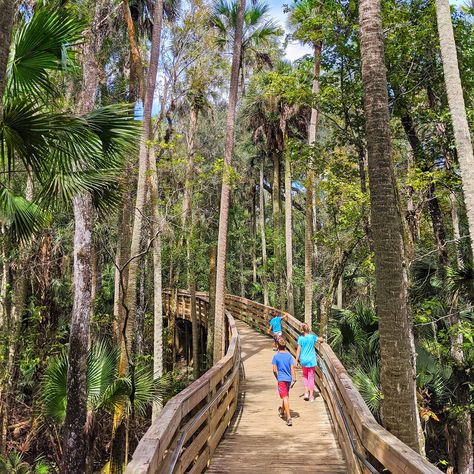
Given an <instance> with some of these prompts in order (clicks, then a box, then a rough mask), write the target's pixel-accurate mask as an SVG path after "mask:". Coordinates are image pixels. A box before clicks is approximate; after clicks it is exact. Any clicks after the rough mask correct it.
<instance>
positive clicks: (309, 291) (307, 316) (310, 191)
mask: <svg viewBox="0 0 474 474" xmlns="http://www.w3.org/2000/svg"><path fill="white" fill-rule="evenodd" d="M320 70H321V43H320V42H318V43H315V45H314V66H313V85H312V93H313V95H316V94H318V93H319V74H320ZM318 117H319V111H318V109H316V108H312V109H311V120H310V123H309V129H308V144H309V145H310V146H314V144H315V142H316V132H317V128H318ZM314 183H315V174H314V160H313V154H312V153H311V155H310V161H309V164H308V172H307V179H306V213H305V232H304V320H305V323H306V324H307V325H308V326H309V327H311V326H312V322H313V284H314V283H313V260H314V256H313V250H314V226H313V222H314V213H313V198H314Z"/></svg>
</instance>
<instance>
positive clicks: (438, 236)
mask: <svg viewBox="0 0 474 474" xmlns="http://www.w3.org/2000/svg"><path fill="white" fill-rule="evenodd" d="M428 210H429V213H430V217H431V225H432V226H433V234H434V238H435V241H436V248H437V250H438V260H439V265H440V269H441V270H442V271H443V272H444V271H445V269H446V266H447V265H448V249H447V247H446V232H445V230H444V222H443V215H442V213H441V208H440V205H439V201H438V198H437V197H436V194H435V185H434V183H431V184H430V186H429V188H428Z"/></svg>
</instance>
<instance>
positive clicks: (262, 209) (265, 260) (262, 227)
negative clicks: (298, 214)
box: [258, 160, 268, 306]
mask: <svg viewBox="0 0 474 474" xmlns="http://www.w3.org/2000/svg"><path fill="white" fill-rule="evenodd" d="M263 167H264V162H263V160H262V162H261V163H260V182H259V191H258V197H259V213H258V221H259V226H260V240H261V245H262V266H263V271H262V274H261V277H260V278H261V280H262V292H263V304H264V305H265V306H268V280H267V271H268V268H267V266H268V257H267V238H266V235H265V194H264V193H265V189H264V187H263Z"/></svg>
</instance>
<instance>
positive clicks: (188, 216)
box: [183, 106, 199, 379]
mask: <svg viewBox="0 0 474 474" xmlns="http://www.w3.org/2000/svg"><path fill="white" fill-rule="evenodd" d="M197 120H198V109H197V108H196V107H195V106H193V107H191V110H190V113H189V130H188V137H187V147H188V163H187V166H186V182H185V184H184V199H183V236H185V239H186V268H187V276H188V288H189V291H190V293H191V325H192V352H193V375H194V378H195V379H197V378H198V377H199V325H198V321H197V313H196V272H195V270H194V261H193V260H194V252H193V236H194V229H193V227H194V222H193V212H192V206H193V185H194V179H193V176H194V154H195V145H194V144H195V138H196V130H197Z"/></svg>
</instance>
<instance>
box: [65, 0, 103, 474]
mask: <svg viewBox="0 0 474 474" xmlns="http://www.w3.org/2000/svg"><path fill="white" fill-rule="evenodd" d="M102 7H103V4H102V2H101V1H99V2H97V3H96V4H95V9H94V17H93V20H92V25H91V28H90V31H89V32H88V34H87V37H86V38H87V39H86V41H85V44H84V47H83V58H84V61H83V71H82V91H81V97H80V100H79V110H78V112H79V114H81V115H82V114H85V113H87V112H90V111H91V110H92V109H93V108H94V106H95V102H96V97H97V89H98V86H99V65H98V59H97V57H98V52H99V50H100V48H101V45H102V37H101V31H100V23H101V21H102V20H103V14H104V12H103V8H102ZM73 208H74V276H73V281H74V302H73V310H72V316H71V328H70V335H69V366H68V375H67V406H66V419H65V422H64V437H63V439H64V447H63V458H62V466H61V470H62V472H63V473H64V474H66V473H71V472H84V470H85V468H86V458H87V454H88V444H87V437H86V423H87V352H88V348H89V320H90V315H91V311H92V198H91V195H90V194H89V193H83V194H80V195H76V196H75V197H74V198H73Z"/></svg>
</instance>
